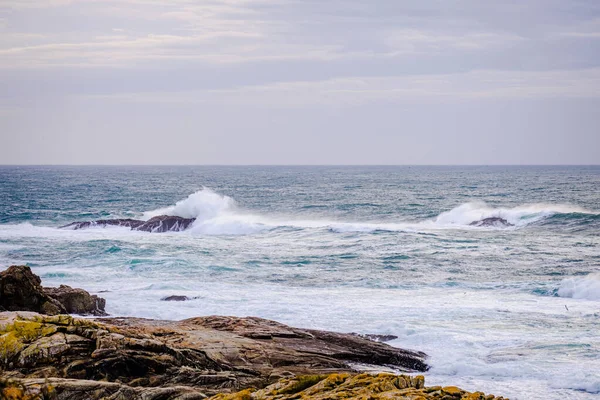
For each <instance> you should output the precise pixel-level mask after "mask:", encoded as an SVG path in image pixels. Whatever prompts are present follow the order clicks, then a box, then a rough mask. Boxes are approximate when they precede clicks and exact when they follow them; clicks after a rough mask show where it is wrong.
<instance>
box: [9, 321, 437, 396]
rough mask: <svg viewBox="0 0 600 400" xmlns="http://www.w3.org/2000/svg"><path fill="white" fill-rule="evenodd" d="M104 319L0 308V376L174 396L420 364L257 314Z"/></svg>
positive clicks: (63, 388) (73, 389) (366, 343)
mask: <svg viewBox="0 0 600 400" xmlns="http://www.w3.org/2000/svg"><path fill="white" fill-rule="evenodd" d="M103 322H105V323H100V322H98V321H92V320H85V319H77V318H73V317H70V316H67V315H58V316H43V315H40V314H35V313H28V312H23V313H16V312H3V313H0V369H1V370H2V371H1V374H0V375H1V376H3V377H4V378H7V379H8V378H11V379H17V381H18V382H20V383H21V384H23V385H25V386H28V387H29V386H31V387H34V386H35V387H39V384H40V382H41V381H40V380H39V379H41V378H48V379H50V380H51V382H52V386H53V387H54V389H55V391H56V393H57V394H58V395H59V398H61V399H62V398H65V399H67V398H68V399H88V398H98V397H94V396H96V394H95V393H103V394H102V395H103V396H109V398H112V397H110V396H113V395H114V394H115V393H129V394H130V395H131V396H130V397H127V398H132V399H137V398H142V397H143V398H144V399H154V398H156V399H172V398H173V399H174V398H184V397H177V396H183V395H184V394H185V395H186V396H188V395H191V394H193V393H196V394H197V395H198V396H200V395H214V394H217V393H222V392H232V391H238V390H242V389H244V388H248V387H264V386H266V385H268V384H270V383H273V382H275V381H276V380H277V379H280V378H282V377H290V376H294V375H305V374H330V373H334V372H336V373H338V372H353V371H356V366H355V364H354V363H365V364H372V365H379V366H387V367H393V368H396V369H398V370H405V371H411V370H420V371H422V370H425V369H427V365H426V364H425V362H424V358H425V355H424V354H423V353H419V352H412V351H408V350H402V349H397V348H394V347H391V346H388V345H385V344H381V343H376V342H373V341H370V340H367V339H363V338H360V337H356V336H354V335H350V334H340V333H332V332H323V331H316V330H303V329H297V328H292V327H288V326H286V325H283V324H279V323H276V322H273V321H268V320H263V319H260V318H234V317H206V318H192V319H188V320H184V321H179V322H168V321H153V320H143V319H136V318H123V319H107V320H103ZM36 379H37V380H36ZM98 381H101V382H98ZM111 383H112V384H111ZM32 385H33V386H32ZM36 385H37V386H36ZM158 387H161V388H162V389H165V390H166V389H169V390H170V391H171V392H168V393H170V394H165V393H166V392H164V393H163V392H160V391H158V390H157V388H158ZM150 389H152V391H149V390H150ZM28 390H29V389H28ZM32 390H33V389H32ZM97 391H98V392H97ZM150 392H152V393H154V392H156V393H155V394H152V395H151V394H150ZM159 392H160V393H159ZM67 393H70V394H69V395H67ZM73 393H80V395H75V394H73ZM61 396H62V397H61ZM127 396H129V395H127ZM136 396H137V397H136ZM161 396H162V397H161ZM115 398H117V397H115ZM185 398H193V397H185ZM198 398H200V397H198Z"/></svg>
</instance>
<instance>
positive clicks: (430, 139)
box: [0, 0, 600, 164]
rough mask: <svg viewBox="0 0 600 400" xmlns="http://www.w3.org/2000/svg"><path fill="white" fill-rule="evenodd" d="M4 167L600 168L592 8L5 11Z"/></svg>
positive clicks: (211, 2)
mask: <svg viewBox="0 0 600 400" xmlns="http://www.w3.org/2000/svg"><path fill="white" fill-rule="evenodd" d="M0 134H1V139H2V140H1V146H0V164H14V163H19V164H600V1H598V0H498V1H483V0H463V1H448V0H428V1H425V0H414V1H413V0H373V1H364V0H344V1H338V0H319V1H317V0H196V1H194V0H118V1H111V0H39V1H38V0H0Z"/></svg>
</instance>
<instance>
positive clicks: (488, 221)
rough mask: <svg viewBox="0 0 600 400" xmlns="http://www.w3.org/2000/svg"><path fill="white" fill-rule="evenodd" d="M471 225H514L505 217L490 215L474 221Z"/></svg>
mask: <svg viewBox="0 0 600 400" xmlns="http://www.w3.org/2000/svg"><path fill="white" fill-rule="evenodd" d="M469 225H471V226H483V227H485V226H494V227H505V226H514V225H513V224H511V223H510V222H508V221H507V220H505V219H504V218H500V217H490V218H484V219H481V220H479V221H473V222H471V223H470V224H469Z"/></svg>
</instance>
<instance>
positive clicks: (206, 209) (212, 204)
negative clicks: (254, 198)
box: [144, 188, 237, 220]
mask: <svg viewBox="0 0 600 400" xmlns="http://www.w3.org/2000/svg"><path fill="white" fill-rule="evenodd" d="M236 208H237V206H236V203H235V200H234V199H232V198H231V197H229V196H225V195H222V194H218V193H216V192H214V191H212V190H211V189H208V188H203V189H201V190H198V191H197V192H195V193H192V194H190V195H189V196H188V197H187V198H186V199H184V200H180V201H178V202H177V203H175V205H173V206H170V207H165V208H159V209H157V210H152V211H147V212H145V213H144V218H146V219H149V218H152V217H156V216H157V215H175V216H178V217H182V218H197V219H200V220H208V219H211V218H215V217H217V216H219V215H222V214H223V213H227V212H232V211H234V210H235V209H236Z"/></svg>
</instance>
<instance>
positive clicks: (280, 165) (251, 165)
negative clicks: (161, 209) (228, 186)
mask: <svg viewBox="0 0 600 400" xmlns="http://www.w3.org/2000/svg"><path fill="white" fill-rule="evenodd" d="M598 166H600V163H598V164H0V167H598Z"/></svg>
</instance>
